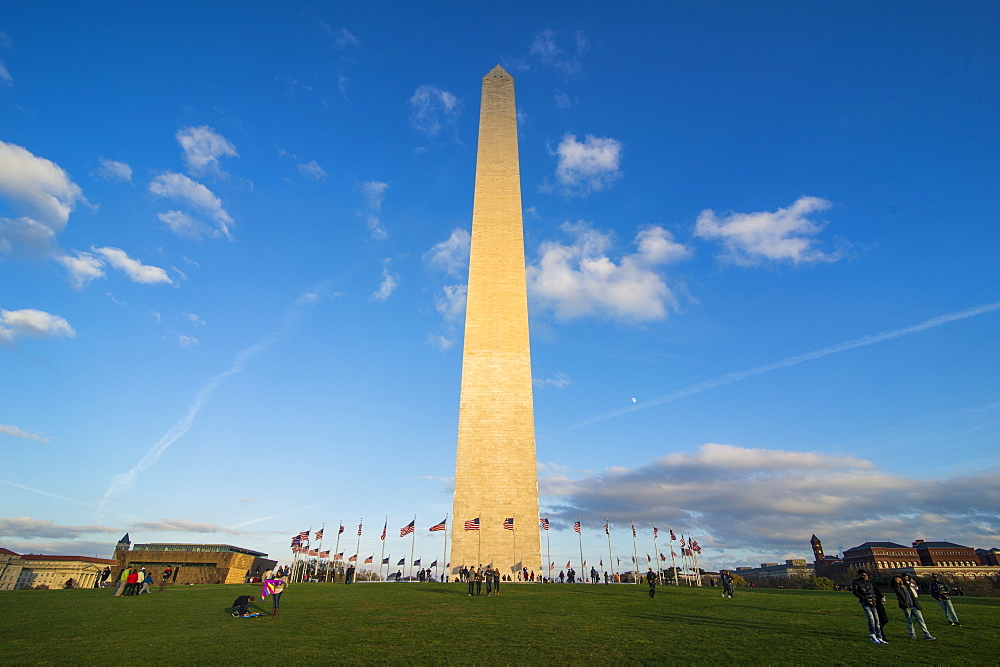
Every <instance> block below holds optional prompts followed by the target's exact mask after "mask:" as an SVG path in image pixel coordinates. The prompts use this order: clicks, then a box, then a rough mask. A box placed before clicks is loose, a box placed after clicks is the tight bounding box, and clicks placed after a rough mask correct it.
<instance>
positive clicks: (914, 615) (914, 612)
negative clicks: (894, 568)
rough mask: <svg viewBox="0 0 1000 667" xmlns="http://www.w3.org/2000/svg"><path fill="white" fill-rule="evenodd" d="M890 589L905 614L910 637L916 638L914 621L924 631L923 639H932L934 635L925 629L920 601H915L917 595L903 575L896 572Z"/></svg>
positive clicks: (925, 624)
mask: <svg viewBox="0 0 1000 667" xmlns="http://www.w3.org/2000/svg"><path fill="white" fill-rule="evenodd" d="M892 590H893V592H895V593H896V599H897V600H898V601H899V608H900V609H902V610H903V613H904V614H905V615H906V627H907V628H908V629H909V630H910V639H916V638H917V633H916V632H914V630H913V623H914V621H916V623H917V626H919V628H920V631H921V632H923V633H924V639H926V640H928V641H934V637H932V636H931V633H930V632H928V630H927V623H925V622H924V615H923V613H922V612H921V610H920V603H919V602H917V596H916V595H914V594H913V589H912V588H910V585H909V584H908V583H906V582H905V581H903V577H901V576H899V575H898V574H897V575H896V576H895V577H893V578H892Z"/></svg>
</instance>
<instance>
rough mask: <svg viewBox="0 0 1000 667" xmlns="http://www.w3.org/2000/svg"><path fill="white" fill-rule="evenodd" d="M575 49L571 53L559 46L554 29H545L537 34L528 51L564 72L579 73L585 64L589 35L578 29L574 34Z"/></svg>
mask: <svg viewBox="0 0 1000 667" xmlns="http://www.w3.org/2000/svg"><path fill="white" fill-rule="evenodd" d="M572 49H573V51H572V53H569V52H567V51H566V49H564V48H562V47H561V46H559V44H558V42H557V40H556V33H555V31H554V30H543V31H541V32H540V33H538V34H537V35H535V38H534V40H533V41H532V42H531V46H530V47H529V49H528V52H529V53H530V54H531V55H533V56H535V57H536V58H538V59H539V60H541V62H542V63H543V64H545V65H548V66H549V67H554V68H555V69H557V70H559V71H560V72H562V73H563V74H567V75H572V74H578V73H579V72H580V69H581V68H582V66H583V55H584V54H585V53H586V52H587V50H588V49H589V44H588V43H587V37H586V35H585V34H584V33H583V32H580V31H577V32H576V33H575V34H574V35H573V47H572Z"/></svg>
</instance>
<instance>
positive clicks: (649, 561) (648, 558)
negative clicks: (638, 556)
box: [646, 554, 653, 563]
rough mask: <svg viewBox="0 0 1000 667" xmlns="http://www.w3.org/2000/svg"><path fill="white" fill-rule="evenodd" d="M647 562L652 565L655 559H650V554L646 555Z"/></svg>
mask: <svg viewBox="0 0 1000 667" xmlns="http://www.w3.org/2000/svg"><path fill="white" fill-rule="evenodd" d="M646 562H647V563H652V562H653V559H652V558H650V557H649V554H646Z"/></svg>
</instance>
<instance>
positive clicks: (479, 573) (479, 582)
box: [474, 565, 483, 595]
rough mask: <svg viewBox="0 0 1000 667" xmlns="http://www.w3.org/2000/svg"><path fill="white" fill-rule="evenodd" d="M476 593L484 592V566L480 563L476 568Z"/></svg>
mask: <svg viewBox="0 0 1000 667" xmlns="http://www.w3.org/2000/svg"><path fill="white" fill-rule="evenodd" d="M474 578H475V580H476V595H481V594H482V592H483V566H482V565H480V566H479V567H478V568H476V576H475V577H474Z"/></svg>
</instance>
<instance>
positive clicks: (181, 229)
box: [149, 171, 233, 238]
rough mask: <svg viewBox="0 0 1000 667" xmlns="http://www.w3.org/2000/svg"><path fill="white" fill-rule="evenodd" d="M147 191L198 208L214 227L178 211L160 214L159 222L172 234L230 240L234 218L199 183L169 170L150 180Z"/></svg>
mask: <svg viewBox="0 0 1000 667" xmlns="http://www.w3.org/2000/svg"><path fill="white" fill-rule="evenodd" d="M149 191H150V192H152V193H153V194H154V195H157V196H160V197H166V198H168V199H171V200H173V201H176V202H179V203H182V204H185V205H187V206H190V207H192V208H194V209H197V210H198V211H199V212H201V213H202V214H204V215H206V216H208V217H209V218H210V219H211V220H212V222H213V223H214V227H212V226H209V225H206V224H204V223H202V222H201V221H199V220H196V219H195V218H193V217H191V216H190V215H188V214H187V213H183V212H181V211H169V212H167V213H162V214H160V215H159V218H160V220H162V221H163V222H164V223H166V224H167V225H168V226H169V227H170V228H171V230H173V231H174V232H175V233H177V234H180V235H182V236H191V237H192V238H201V237H202V236H220V235H221V236H225V237H226V238H232V237H231V235H230V232H229V228H230V227H231V226H232V224H233V219H232V218H231V217H230V216H229V214H228V213H227V212H226V210H225V209H224V208H222V200H221V199H219V198H218V197H217V196H215V194H214V193H213V192H212V191H211V190H209V189H208V188H206V187H205V186H204V185H202V184H201V183H198V182H197V181H193V180H191V179H190V178H188V177H187V176H185V175H184V174H178V173H176V172H171V171H168V172H166V173H164V174H160V175H159V176H157V177H156V178H154V179H153V181H152V182H151V183H150V184H149Z"/></svg>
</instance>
